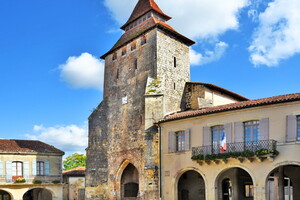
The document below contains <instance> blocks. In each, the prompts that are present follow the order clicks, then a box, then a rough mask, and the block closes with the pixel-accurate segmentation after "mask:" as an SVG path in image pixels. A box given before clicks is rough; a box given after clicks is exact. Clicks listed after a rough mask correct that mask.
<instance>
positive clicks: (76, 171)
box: [63, 167, 86, 176]
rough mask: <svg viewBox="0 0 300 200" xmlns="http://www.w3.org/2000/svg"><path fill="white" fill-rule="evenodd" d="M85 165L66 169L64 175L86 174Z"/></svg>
mask: <svg viewBox="0 0 300 200" xmlns="http://www.w3.org/2000/svg"><path fill="white" fill-rule="evenodd" d="M85 169H86V168H85V167H77V168H74V169H69V170H65V171H63V175H64V176H70V175H75V176H76V175H77V176H78V175H82V176H84V175H85Z"/></svg>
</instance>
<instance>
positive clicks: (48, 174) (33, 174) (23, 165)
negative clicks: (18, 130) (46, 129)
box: [0, 139, 64, 200]
mask: <svg viewBox="0 0 300 200" xmlns="http://www.w3.org/2000/svg"><path fill="white" fill-rule="evenodd" d="M63 155H64V152H62V151H60V150H58V149H56V148H55V147H53V146H50V145H48V144H45V143H43V142H40V141H29V140H7V139H1V140H0V199H1V200H61V199H62V196H63V195H62V156H63Z"/></svg>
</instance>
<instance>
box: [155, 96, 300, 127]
mask: <svg viewBox="0 0 300 200" xmlns="http://www.w3.org/2000/svg"><path fill="white" fill-rule="evenodd" d="M292 101H300V93H295V94H286V95H280V96H274V97H268V98H263V99H256V100H249V101H241V102H237V103H231V104H226V105H221V106H214V107H209V108H204V109H198V110H188V111H182V112H176V113H173V114H170V115H167V116H165V118H164V119H162V120H160V121H159V122H158V123H163V122H167V121H173V120H179V119H184V118H190V117H196V116H201V115H208V114H213V113H219V112H225V111H231V110H240V109H245V108H251V107H257V106H264V105H271V104H278V103H285V102H292Z"/></svg>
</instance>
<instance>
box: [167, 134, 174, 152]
mask: <svg viewBox="0 0 300 200" xmlns="http://www.w3.org/2000/svg"><path fill="white" fill-rule="evenodd" d="M168 147H169V153H174V152H175V149H176V148H175V132H174V131H170V132H169V144H168Z"/></svg>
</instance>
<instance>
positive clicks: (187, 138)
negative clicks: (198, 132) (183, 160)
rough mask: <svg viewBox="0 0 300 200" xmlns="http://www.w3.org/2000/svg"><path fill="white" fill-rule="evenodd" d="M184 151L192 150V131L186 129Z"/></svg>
mask: <svg viewBox="0 0 300 200" xmlns="http://www.w3.org/2000/svg"><path fill="white" fill-rule="evenodd" d="M184 142H185V143H184V150H186V151H189V150H190V148H191V147H190V129H186V130H185V133H184Z"/></svg>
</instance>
